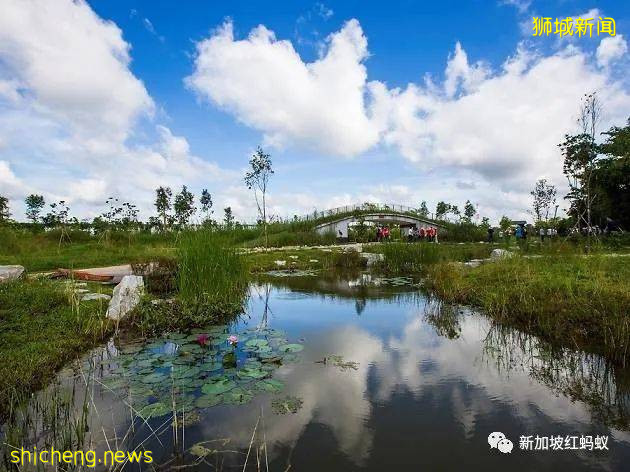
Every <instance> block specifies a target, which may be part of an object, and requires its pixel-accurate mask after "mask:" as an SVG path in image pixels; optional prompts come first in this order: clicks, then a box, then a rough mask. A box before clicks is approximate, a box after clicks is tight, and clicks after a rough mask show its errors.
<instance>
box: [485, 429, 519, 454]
mask: <svg viewBox="0 0 630 472" xmlns="http://www.w3.org/2000/svg"><path fill="white" fill-rule="evenodd" d="M488 444H490V449H498V450H499V451H501V452H502V453H503V454H509V453H511V452H512V449H513V448H514V444H512V441H510V440H509V439H508V438H506V437H505V434H503V433H501V432H498V431H496V432H494V433H490V435H489V436H488Z"/></svg>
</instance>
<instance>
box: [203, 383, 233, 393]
mask: <svg viewBox="0 0 630 472" xmlns="http://www.w3.org/2000/svg"><path fill="white" fill-rule="evenodd" d="M234 387H236V382H234V381H233V380H229V379H224V380H219V381H217V382H208V383H206V384H204V385H203V387H201V391H202V392H203V393H205V394H213V395H219V394H221V393H225V392H227V391H229V390H232V389H233V388H234Z"/></svg>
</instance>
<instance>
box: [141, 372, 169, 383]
mask: <svg viewBox="0 0 630 472" xmlns="http://www.w3.org/2000/svg"><path fill="white" fill-rule="evenodd" d="M165 380H166V376H165V375H162V374H149V375H147V376H145V377H142V378H141V379H140V381H141V382H143V383H145V384H155V383H159V382H163V381H165Z"/></svg>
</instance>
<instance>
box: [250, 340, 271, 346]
mask: <svg viewBox="0 0 630 472" xmlns="http://www.w3.org/2000/svg"><path fill="white" fill-rule="evenodd" d="M268 345H269V341H267V340H266V339H250V340H249V341H247V342H246V343H245V346H247V347H255V348H261V347H263V346H268Z"/></svg>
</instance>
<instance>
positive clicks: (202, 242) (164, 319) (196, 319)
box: [127, 230, 248, 334]
mask: <svg viewBox="0 0 630 472" xmlns="http://www.w3.org/2000/svg"><path fill="white" fill-rule="evenodd" d="M175 254H176V261H175V264H174V265H173V270H174V272H175V273H174V274H167V275H168V276H171V277H174V280H175V284H174V285H175V288H176V290H175V293H174V294H173V295H174V297H173V298H171V299H170V300H169V301H168V302H162V303H157V304H156V303H153V302H152V301H151V299H150V298H149V297H147V298H146V299H145V300H143V302H142V304H141V305H140V306H139V307H138V308H137V309H136V310H135V311H134V313H133V315H132V317H131V318H130V319H129V320H128V322H127V324H128V326H130V327H132V328H135V329H138V330H140V332H141V333H142V334H155V333H158V332H162V331H166V330H170V329H186V328H191V327H195V326H205V325H208V324H213V323H222V322H224V321H226V320H229V319H232V318H233V317H234V315H235V314H238V313H240V312H242V311H243V306H244V303H245V300H246V293H247V284H248V266H247V263H246V261H245V258H244V257H243V256H242V255H241V254H239V253H238V252H237V250H236V249H235V248H234V239H233V235H232V234H230V233H228V232H221V231H207V230H199V231H187V232H183V233H181V234H180V235H179V238H178V241H177V249H176V252H175ZM159 295H162V294H159Z"/></svg>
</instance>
